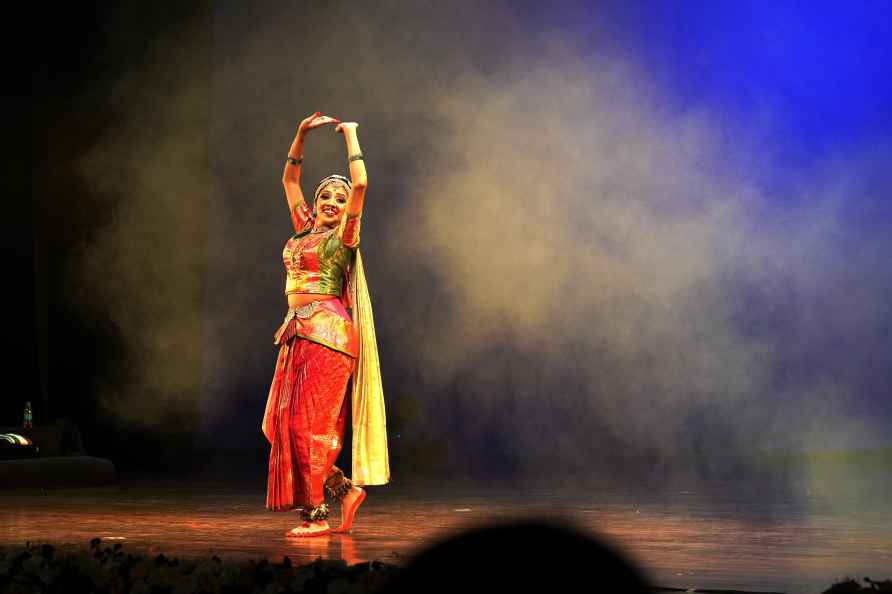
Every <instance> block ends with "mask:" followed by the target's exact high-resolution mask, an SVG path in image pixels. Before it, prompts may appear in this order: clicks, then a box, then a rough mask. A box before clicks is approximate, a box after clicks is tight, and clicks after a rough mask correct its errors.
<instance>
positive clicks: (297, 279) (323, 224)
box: [261, 112, 390, 537]
mask: <svg viewBox="0 0 892 594" xmlns="http://www.w3.org/2000/svg"><path fill="white" fill-rule="evenodd" d="M326 125H334V126H336V128H335V131H336V132H338V133H340V134H343V135H344V139H345V141H346V145H347V156H348V159H349V161H348V163H349V169H350V178H349V179H348V178H346V177H344V176H341V175H330V176H328V177H326V178H324V179H323V180H322V181H321V182H319V184H318V185H317V186H316V191H315V192H314V195H313V210H312V211H311V210H310V208H309V207H308V206H307V205H306V203H305V202H304V197H303V193H302V192H301V189H300V167H301V162H302V161H303V146H304V141H305V140H306V137H307V134H308V133H309V132H310V131H312V130H315V129H316V128H320V127H322V126H326ZM357 127H358V124H356V123H355V122H344V123H342V122H341V121H340V120H337V119H335V118H332V117H329V116H325V115H321V113H320V112H316V113H314V114H312V115H310V116H309V117H307V118H306V119H304V120H303V121H302V122H301V123H300V126H298V129H297V134H296V136H295V138H294V141H293V142H292V144H291V150H290V151H289V152H288V159H287V160H286V163H285V172H284V174H283V177H282V183H283V184H284V186H285V197H286V199H287V201H288V208H289V210H290V211H291V221H292V223H293V224H294V230H295V235H294V236H292V237H291V239H289V240H288V242H287V243H286V244H285V249H284V251H283V257H284V261H285V273H286V280H285V295H286V297H287V299H288V313H287V314H286V315H285V321H284V322H283V323H282V325H281V326H280V327H279V329H278V331H277V332H276V334H275V338H274V342H275V344H277V345H279V355H278V358H277V360H276V370H275V374H274V376H273V381H272V385H271V386H270V391H269V397H268V398H267V402H266V410H265V412H264V415H263V423H262V426H261V428H262V430H263V434H264V435H265V436H266V438H267V439H268V440H269V442H270V445H271V450H270V457H269V477H268V480H267V495H266V507H267V508H268V509H271V510H274V511H287V510H292V509H299V510H300V515H301V519H302V520H303V521H302V523H301V524H300V525H298V526H297V527H295V528H294V529H292V530H291V531H290V532H289V533H288V536H297V537H306V536H320V535H323V534H328V533H330V532H332V529H331V528H330V526H329V524H328V515H329V507H328V505H327V504H326V503H325V501H324V499H325V498H324V494H325V493H327V494H328V495H329V496H330V497H331V498H332V499H334V500H336V501H340V503H341V523H340V525H339V526H338V528H337V529H335V530H333V532H346V531H347V530H349V529H350V528H351V526H352V524H353V518H354V516H355V514H356V510H357V509H358V508H359V506H360V504H361V503H362V502H363V500H364V499H365V497H366V493H365V490H363V489H362V488H361V487H360V485H383V484H385V483H387V482H388V481H389V480H390V468H389V463H388V456H387V436H386V427H385V416H384V399H383V394H382V389H381V374H380V369H379V365H378V351H377V345H376V342H375V328H374V321H373V319H372V310H371V305H370V302H369V297H368V290H367V288H366V284H365V274H364V272H363V268H362V258H361V256H360V252H359V249H358V248H359V226H360V218H361V216H362V209H363V204H364V201H365V190H366V171H365V165H364V164H363V157H362V153H361V152H360V150H359V140H358V139H357V136H356V129H357ZM348 308H349V309H350V310H351V312H350V313H348ZM351 373H352V374H353V389H352V406H353V419H352V421H353V423H352V427H353V444H352V446H353V447H352V454H353V468H352V480H351V479H348V478H347V477H346V476H345V475H344V473H343V471H341V470H340V469H339V468H338V467H337V466H335V465H334V463H335V460H336V459H337V457H338V453H339V452H340V451H341V445H342V441H343V437H344V424H345V419H346V410H347V407H346V402H345V392H346V387H347V381H348V379H349V378H350V375H351Z"/></svg>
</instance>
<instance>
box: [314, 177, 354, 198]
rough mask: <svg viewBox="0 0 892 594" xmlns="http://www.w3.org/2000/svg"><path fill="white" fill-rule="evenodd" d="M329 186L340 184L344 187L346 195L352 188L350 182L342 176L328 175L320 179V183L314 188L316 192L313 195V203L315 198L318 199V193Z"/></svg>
mask: <svg viewBox="0 0 892 594" xmlns="http://www.w3.org/2000/svg"><path fill="white" fill-rule="evenodd" d="M329 184H340V185H342V186H344V188H345V189H346V190H347V193H348V194H349V193H350V189H351V188H352V187H353V186H352V184H351V183H350V180H349V179H347V178H346V177H344V176H343V175H337V174H335V175H329V176H328V177H324V178H322V181H320V182H319V185H317V186H316V192H315V193H314V194H313V201H314V202H315V201H316V199H317V198H319V193H320V192H322V190H323V188H325V186H327V185H329Z"/></svg>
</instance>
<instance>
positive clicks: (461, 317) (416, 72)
mask: <svg viewBox="0 0 892 594" xmlns="http://www.w3.org/2000/svg"><path fill="white" fill-rule="evenodd" d="M187 4H188V5H187V6H181V5H179V4H175V3H160V4H159V3H153V4H150V5H149V4H140V5H133V6H123V7H121V6H118V7H109V6H106V5H103V4H99V3H97V4H95V5H93V6H89V5H78V6H76V7H74V6H63V7H62V8H58V9H54V10H53V13H52V15H49V16H45V17H42V18H41V19H39V20H38V23H40V27H39V34H38V36H37V37H36V39H37V40H39V41H38V42H37V43H35V44H34V46H35V47H34V58H33V59H34V64H33V67H32V72H31V74H32V96H31V101H30V107H31V113H32V120H31V121H32V128H31V131H30V135H31V141H32V158H31V178H30V195H31V198H32V199H31V201H30V202H28V201H26V200H19V201H15V200H10V202H14V204H15V205H14V206H13V207H12V210H11V212H13V213H15V218H14V219H13V221H14V224H13V225H12V227H13V229H12V230H11V231H10V233H9V234H8V235H7V237H6V240H7V242H8V247H7V249H6V253H7V254H10V255H11V257H10V258H9V260H10V261H12V262H14V264H13V268H12V271H11V277H10V278H15V279H27V282H25V281H23V282H22V287H21V290H18V288H17V289H16V290H15V291H10V292H8V294H9V295H10V296H12V297H13V304H14V305H13V308H12V309H11V310H10V315H9V319H10V321H11V326H10V327H9V329H8V331H7V333H6V336H7V341H8V343H9V346H10V347H11V348H10V351H11V355H10V358H9V359H8V369H9V377H11V378H13V381H12V383H11V385H10V386H9V387H8V389H7V390H6V391H5V394H4V397H3V399H2V403H3V404H2V406H3V409H2V411H0V413H2V422H3V423H4V424H17V423H18V422H19V419H20V418H21V410H22V407H23V404H24V401H25V400H26V399H30V400H31V401H32V402H33V403H34V408H35V418H36V420H37V423H38V424H40V423H42V422H45V421H46V420H48V419H57V418H69V419H72V420H73V421H74V422H75V423H76V424H77V426H78V427H80V429H81V431H82V433H83V436H84V441H85V446H86V448H87V451H88V452H89V453H90V454H92V455H97V456H104V457H108V458H111V459H112V460H114V461H115V462H116V464H117V466H118V468H119V470H121V471H122V472H123V473H124V474H125V475H126V474H141V473H156V472H164V473H190V474H192V475H194V474H195V473H196V472H199V471H200V472H202V473H205V474H207V475H209V476H231V475H233V474H239V475H245V476H249V477H259V476H262V475H263V472H264V470H265V456H266V452H265V444H264V442H263V439H262V436H260V434H259V422H260V415H262V406H263V401H264V399H265V390H266V386H267V385H268V382H269V377H268V376H269V374H270V373H271V371H272V363H273V358H274V351H273V350H272V347H271V345H269V335H270V334H271V332H272V329H274V328H275V326H276V324H277V323H278V321H279V317H280V315H281V310H282V305H281V295H280V293H281V291H280V287H279V283H280V280H281V279H280V276H281V270H280V269H279V266H280V262H279V261H278V250H280V249H281V245H280V244H281V243H282V242H283V241H284V239H285V238H287V236H288V234H289V233H290V231H289V228H288V221H287V218H286V214H285V210H284V200H283V199H282V197H281V188H280V186H279V178H280V175H281V171H280V168H281V162H280V161H281V157H282V154H283V153H284V151H285V150H286V149H287V147H288V144H289V142H290V140H291V137H292V135H293V133H294V129H295V127H296V125H297V122H298V121H299V120H300V118H301V117H304V116H305V115H306V114H308V113H310V112H312V111H314V110H316V109H321V110H323V111H326V112H329V113H332V114H334V115H337V116H340V117H345V118H350V119H356V120H357V121H360V122H361V129H360V140H361V142H362V144H363V150H364V152H365V153H366V154H367V164H368V167H369V170H370V180H371V184H372V186H371V187H372V191H371V192H370V197H371V198H372V201H370V203H369V204H370V206H369V212H368V213H367V215H366V217H365V218H364V239H365V243H364V250H365V254H366V256H365V258H366V266H367V270H368V273H369V284H370V287H371V291H372V298H373V303H374V305H375V313H376V320H377V326H378V337H379V345H380V347H381V356H382V373H383V376H384V381H385V389H386V390H387V398H388V403H387V405H388V423H389V426H388V431H389V437H390V443H391V455H392V463H393V467H394V476H400V475H404V474H406V473H420V474H426V473H429V474H433V475H441V474H445V473H451V474H457V475H467V474H471V475H475V476H495V475H498V476H509V477H511V476H530V475H532V476H542V475H547V474H550V473H556V474H563V475H566V474H570V475H573V476H583V477H591V476H593V475H598V476H601V477H607V478H609V479H610V480H616V481H623V480H627V479H628V480H629V481H631V482H633V483H634V482H636V481H638V480H639V479H640V478H641V477H642V476H645V477H659V478H662V479H665V478H671V477H674V476H678V477H684V480H694V479H693V478H691V477H694V478H729V477H732V478H733V477H741V476H749V475H752V474H759V472H761V469H763V468H764V467H765V466H766V464H765V456H766V455H767V454H766V452H769V453H770V452H773V451H775V450H779V451H784V452H787V451H799V452H805V451H814V450H848V451H851V450H855V449H864V448H878V447H888V445H889V438H890V423H892V412H890V404H889V403H890V400H889V398H888V394H889V390H888V386H889V385H890V379H892V377H890V368H892V365H890V360H889V353H890V352H892V342H890V341H892V336H890V334H892V332H890V323H892V322H890V321H892V313H890V301H889V300H888V294H889V291H890V289H892V278H890V267H889V266H888V253H889V248H890V244H889V230H890V229H892V223H890V210H889V204H890V203H889V200H888V198H889V196H888V188H889V187H890V186H889V183H888V182H889V173H888V172H889V171H890V167H889V165H890V159H889V154H890V140H889V139H890V130H892V121H890V110H889V109H888V107H887V106H888V105H889V100H890V98H892V91H890V83H889V82H888V80H887V79H888V77H887V76H883V72H884V71H883V68H884V66H883V65H884V64H888V61H889V58H890V52H889V38H890V37H889V34H888V33H889V31H888V25H887V24H886V25H884V24H883V23H888V22H889V21H888V20H887V19H884V18H883V17H884V16H887V15H885V14H884V13H885V8H884V7H883V6H882V5H881V4H878V3H869V2H863V3H852V4H850V5H847V6H846V7H839V6H835V5H833V4H832V3H828V4H824V3H810V4H809V5H808V6H807V7H806V6H804V5H800V4H797V3H788V4H782V5H779V6H775V7H772V8H767V7H765V6H763V5H761V4H759V3H703V4H702V5H699V6H698V5H695V4H693V3H692V4H688V3H685V4H681V3H678V4H672V3H665V4H661V5H659V6H656V7H655V6H653V5H651V4H650V3H636V2H632V3H628V2H625V3H619V2H606V3H576V2H567V3H563V4H561V6H560V10H551V11H544V10H543V9H542V7H541V6H539V5H538V4H536V3H510V4H509V3H494V4H491V5H488V6H487V7H482V6H474V5H471V4H468V5H463V6H461V7H460V8H458V9H455V10H448V9H445V8H437V7H436V6H435V5H433V4H424V3H420V4H417V5H413V6H411V7H409V6H405V5H401V4H400V3H389V2H388V3H383V4H381V5H380V6H377V7H368V6H362V7H360V6H357V5H353V4H351V3H349V2H332V3H314V2H310V3H302V4H300V5H291V4H290V3H269V4H268V5H263V6H253V7H250V8H249V7H246V6H242V5H240V4H239V3H226V2H217V3H210V2H199V3H187ZM556 40H557V45H558V46H559V47H558V48H557V49H555V42H556ZM630 81H631V82H630ZM589 93H591V96H589ZM13 100H14V97H13ZM23 137H27V133H25V134H23ZM339 141H340V139H339V137H335V136H334V135H329V136H324V135H322V134H321V133H320V134H319V135H318V136H314V137H313V138H312V139H311V143H312V144H308V148H307V157H308V158H307V160H306V166H305V170H306V172H305V176H306V178H305V179H304V189H305V192H306V191H307V190H309V189H310V188H311V187H313V184H314V182H315V180H316V179H318V178H321V177H322V176H323V175H326V174H328V173H330V172H332V171H333V170H336V168H337V167H340V166H341V165H339V164H338V163H339V162H340V161H339V160H340V159H342V152H343V149H342V147H341V145H340V144H339ZM626 150H627V151H628V152H627V153H626V152H624V151H626ZM311 151H312V152H311ZM19 158H20V156H19ZM18 163H19V161H18V160H17V159H16V158H13V159H9V160H7V164H8V166H9V167H10V168H14V167H16V166H17V164H18ZM23 169H27V168H26V167H25V168H23ZM19 173H20V172H17V171H14V172H12V174H11V175H10V178H9V179H10V180H13V179H22V180H23V181H24V182H25V183H23V184H22V189H21V192H20V195H21V196H25V195H27V194H28V192H27V190H26V189H25V188H26V187H27V185H28V183H27V182H28V179H27V178H26V177H24V175H20V174H19ZM16 176H18V177H16ZM565 184H566V185H565ZM17 191H19V190H16V189H13V193H11V194H10V196H13V195H14V193H15V192H17ZM26 204H30V207H31V208H30V210H29V209H28V208H27V207H26V206H24V205H26ZM518 204H519V205H522V207H521V208H518V207H517V206H518ZM562 209H565V210H566V211H568V212H570V213H573V216H572V217H568V218H567V219H566V220H564V219H563V218H562V216H564V215H562V214H561V210H562ZM516 210H518V211H522V212H523V213H526V214H515V211H516ZM729 213H730V214H729ZM494 223H495V224H494ZM447 230H448V233H446V232H445V231H447ZM537 254H538V255H537ZM518 262H519V263H522V264H523V265H518ZM701 271H702V272H701ZM556 295H560V296H561V299H555V298H554V296H556ZM342 462H345V460H342Z"/></svg>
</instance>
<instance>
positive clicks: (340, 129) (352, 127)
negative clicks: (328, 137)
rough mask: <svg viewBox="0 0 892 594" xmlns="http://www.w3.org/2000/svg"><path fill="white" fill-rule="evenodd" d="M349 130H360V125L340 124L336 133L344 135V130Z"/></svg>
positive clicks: (354, 123)
mask: <svg viewBox="0 0 892 594" xmlns="http://www.w3.org/2000/svg"><path fill="white" fill-rule="evenodd" d="M348 128H349V129H352V130H356V129H357V128H359V124H357V123H356V122H343V123H340V124H338V127H337V128H335V132H337V133H338V134H343V133H344V130H346V129H348Z"/></svg>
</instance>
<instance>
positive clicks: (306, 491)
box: [261, 338, 354, 511]
mask: <svg viewBox="0 0 892 594" xmlns="http://www.w3.org/2000/svg"><path fill="white" fill-rule="evenodd" d="M353 361H354V360H353V359H352V358H351V357H350V356H348V355H346V354H344V353H341V352H338V351H335V350H333V349H329V348H328V347H325V346H322V345H321V344H319V343H316V342H312V341H310V340H306V339H303V338H294V339H293V340H290V341H288V342H286V343H284V344H282V346H281V347H280V349H279V355H278V357H277V359H276V370H275V374H274V375H273V381H272V384H271V386H270V391H269V396H268V398H267V402H266V410H265V412H264V415H263V423H262V426H261V428H262V430H263V434H264V435H265V436H266V438H267V440H268V441H269V442H270V456H269V475H268V479H267V494H266V507H267V508H268V509H271V510H274V511H286V510H289V509H295V508H310V507H316V506H318V505H319V504H320V503H322V502H323V500H324V492H323V484H324V482H325V479H326V478H327V477H328V475H329V473H330V471H331V470H332V467H333V466H334V463H335V460H337V457H338V454H339V453H340V451H341V446H342V442H343V438H344V426H345V421H346V410H347V408H346V406H345V398H344V395H345V391H346V388H347V381H348V380H349V378H350V373H351V372H352V371H353Z"/></svg>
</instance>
